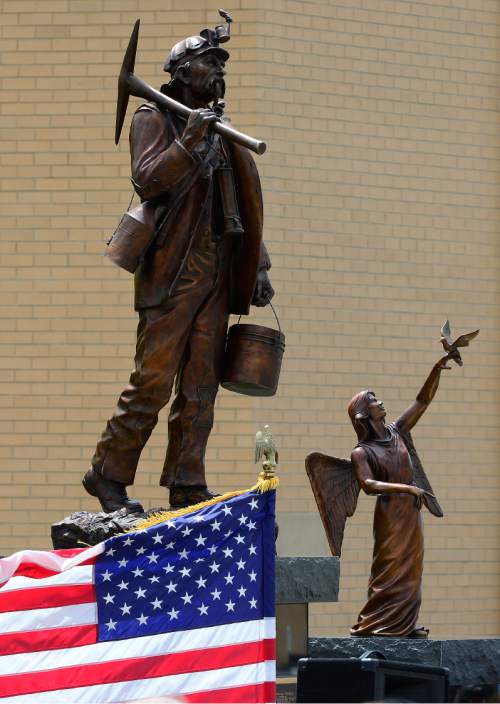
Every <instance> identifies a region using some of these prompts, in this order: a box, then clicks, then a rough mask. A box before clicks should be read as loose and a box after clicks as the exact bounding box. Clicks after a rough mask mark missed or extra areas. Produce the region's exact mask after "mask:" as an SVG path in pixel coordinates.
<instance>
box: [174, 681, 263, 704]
mask: <svg viewBox="0 0 500 704" xmlns="http://www.w3.org/2000/svg"><path fill="white" fill-rule="evenodd" d="M184 700H185V701H186V702H200V704H212V703H214V704H215V703H217V702H238V704H245V703H246V702H275V701H276V685H275V683H274V682H259V683H257V684H247V685H245V686H243V687H228V688H226V689H217V690H215V691H214V690H212V691H210V692H195V693H194V694H185V695H184Z"/></svg>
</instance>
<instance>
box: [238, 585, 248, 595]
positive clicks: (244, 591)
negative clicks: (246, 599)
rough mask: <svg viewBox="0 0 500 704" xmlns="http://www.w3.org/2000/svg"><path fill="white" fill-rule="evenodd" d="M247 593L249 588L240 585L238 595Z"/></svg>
mask: <svg viewBox="0 0 500 704" xmlns="http://www.w3.org/2000/svg"><path fill="white" fill-rule="evenodd" d="M246 593H247V590H246V589H245V587H240V588H239V589H238V596H245V595H246Z"/></svg>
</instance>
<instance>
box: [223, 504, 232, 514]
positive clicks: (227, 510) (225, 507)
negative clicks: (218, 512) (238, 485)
mask: <svg viewBox="0 0 500 704" xmlns="http://www.w3.org/2000/svg"><path fill="white" fill-rule="evenodd" d="M222 510H223V512H224V515H225V516H230V515H231V514H232V512H233V510H232V508H231V507H230V506H223V507H222Z"/></svg>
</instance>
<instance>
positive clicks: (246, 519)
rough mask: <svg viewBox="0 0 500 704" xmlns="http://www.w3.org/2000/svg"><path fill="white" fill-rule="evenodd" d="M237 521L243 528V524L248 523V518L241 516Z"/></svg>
mask: <svg viewBox="0 0 500 704" xmlns="http://www.w3.org/2000/svg"><path fill="white" fill-rule="evenodd" d="M238 521H239V523H240V526H244V525H245V523H246V522H247V521H248V516H245V514H243V515H241V516H240V517H239V518H238Z"/></svg>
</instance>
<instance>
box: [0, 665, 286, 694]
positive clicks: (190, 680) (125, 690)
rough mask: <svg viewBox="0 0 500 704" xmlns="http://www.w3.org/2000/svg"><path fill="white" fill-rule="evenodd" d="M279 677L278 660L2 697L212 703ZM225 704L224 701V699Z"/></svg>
mask: <svg viewBox="0 0 500 704" xmlns="http://www.w3.org/2000/svg"><path fill="white" fill-rule="evenodd" d="M275 678H276V663H275V661H274V660H270V661H266V662H259V663H255V664H252V665H240V666H238V667H228V668H224V669H219V670H208V671H202V672H197V673H196V675H194V677H193V675H192V674H191V673H182V674H180V675H167V676H164V677H153V678H152V679H147V680H143V679H138V680H127V681H125V682H116V683H111V684H98V685H94V686H92V687H76V688H74V689H69V690H68V689H62V690H54V691H51V692H47V691H45V692H40V693H37V694H24V695H20V696H8V697H5V698H0V702H1V704H96V702H99V704H107V703H109V702H127V701H132V700H134V699H147V698H148V697H155V696H161V695H173V696H181V697H183V696H185V695H188V694H195V693H200V695H201V694H203V696H207V697H210V698H211V700H212V701H216V697H215V694H217V693H218V690H219V689H229V688H237V687H238V688H239V687H248V686H250V687H252V688H253V690H254V691H255V685H256V684H257V683H265V682H268V683H274V680H275ZM212 693H213V694H212ZM222 696H223V695H222ZM221 701H224V700H223V699H221ZM233 701H234V700H233ZM256 701H259V700H256ZM261 701H264V700H261ZM267 701H269V700H267ZM271 701H272V700H271Z"/></svg>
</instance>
